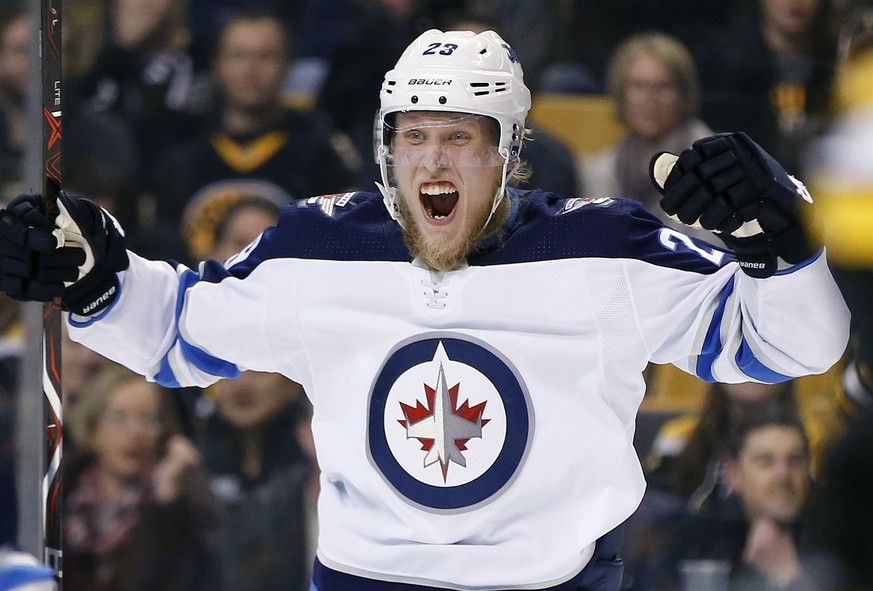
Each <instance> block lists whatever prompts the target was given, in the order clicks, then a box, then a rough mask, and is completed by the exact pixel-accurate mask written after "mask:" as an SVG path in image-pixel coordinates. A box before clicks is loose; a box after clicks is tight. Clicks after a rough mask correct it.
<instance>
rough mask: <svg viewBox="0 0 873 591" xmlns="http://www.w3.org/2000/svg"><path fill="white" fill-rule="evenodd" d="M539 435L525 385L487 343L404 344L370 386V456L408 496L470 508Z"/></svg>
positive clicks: (449, 337) (432, 338)
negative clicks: (534, 424) (534, 432)
mask: <svg viewBox="0 0 873 591" xmlns="http://www.w3.org/2000/svg"><path fill="white" fill-rule="evenodd" d="M532 434H533V418H532V411H531V405H530V399H529V396H528V394H527V388H526V387H525V385H524V382H523V380H522V379H521V377H520V376H519V375H518V372H517V371H516V370H515V369H514V368H513V367H512V365H511V363H509V362H508V361H507V360H506V359H505V358H504V357H503V356H502V355H500V354H499V353H498V352H496V351H494V350H493V349H492V348H491V347H490V346H488V345H487V344H485V343H483V342H481V341H478V340H476V339H473V338H471V337H468V336H466V335H460V334H458V333H427V334H423V335H419V336H418V337H414V338H412V339H408V340H406V341H404V342H403V343H401V344H400V345H398V346H397V347H396V348H395V349H394V350H393V351H392V352H391V353H390V354H389V355H388V357H387V359H386V360H385V362H384V364H383V365H382V368H381V369H380V371H379V373H378V374H377V377H376V380H375V381H374V383H373V388H372V390H371V392H370V401H369V409H368V429H367V439H368V441H367V443H368V453H369V456H370V459H371V462H372V463H373V464H374V465H375V467H376V468H377V469H378V470H379V472H380V473H381V474H382V476H383V477H384V479H385V480H386V481H387V482H388V483H389V484H390V485H391V487H392V488H393V489H394V490H395V491H397V492H398V493H399V494H400V495H401V496H402V497H404V498H405V499H406V500H408V501H410V502H412V503H414V504H416V505H420V506H422V507H424V508H430V509H437V510H463V509H465V508H468V507H472V506H474V505H477V504H479V503H482V502H485V501H487V500H488V499H490V498H491V497H493V496H494V495H496V494H498V493H499V492H501V491H502V490H504V489H505V487H506V486H507V485H508V484H509V483H510V482H511V481H512V479H513V478H514V476H515V475H516V474H517V472H518V470H519V468H520V466H521V465H522V463H523V461H524V458H525V457H526V455H527V450H528V446H529V443H530V440H531V437H532Z"/></svg>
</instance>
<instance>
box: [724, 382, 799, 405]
mask: <svg viewBox="0 0 873 591" xmlns="http://www.w3.org/2000/svg"><path fill="white" fill-rule="evenodd" d="M722 389H723V390H724V391H725V392H727V393H728V395H730V397H731V400H734V401H736V402H740V403H743V402H759V401H762V400H768V399H773V398H776V397H777V396H779V394H780V393H781V392H783V391H784V390H785V385H784V384H760V383H758V382H740V383H738V384H722Z"/></svg>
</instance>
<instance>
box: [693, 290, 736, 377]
mask: <svg viewBox="0 0 873 591" xmlns="http://www.w3.org/2000/svg"><path fill="white" fill-rule="evenodd" d="M733 292H734V278H733V277H731V278H730V280H729V281H728V282H727V284H725V286H724V288H722V290H721V297H720V298H719V300H718V307H717V308H716V309H715V313H713V315H712V321H710V323H709V328H707V329H706V338H705V339H704V340H703V350H702V351H701V352H700V355H699V356H698V357H697V367H696V368H695V373H696V374H697V377H699V378H700V379H702V380H706V381H707V382H714V381H716V380H715V378H714V377H713V375H712V364H713V363H715V358H716V357H718V355H719V353H721V348H722V346H721V338H720V337H719V331H720V329H721V323H722V319H723V318H724V310H725V307H726V306H727V300H728V298H729V297H730V295H731V294H732V293H733Z"/></svg>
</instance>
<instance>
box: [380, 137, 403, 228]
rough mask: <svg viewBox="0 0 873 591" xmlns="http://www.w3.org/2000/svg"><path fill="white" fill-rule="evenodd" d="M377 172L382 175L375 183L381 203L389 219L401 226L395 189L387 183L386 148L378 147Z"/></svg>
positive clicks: (401, 220)
mask: <svg viewBox="0 0 873 591" xmlns="http://www.w3.org/2000/svg"><path fill="white" fill-rule="evenodd" d="M379 172H380V174H381V175H382V182H384V183H385V184H384V185H383V184H382V183H379V182H377V183H376V188H377V189H379V192H380V193H381V194H382V202H383V203H384V204H385V209H387V210H388V215H390V216H391V219H392V220H394V221H395V222H397V223H398V224H400V225H401V227H402V226H403V218H402V216H401V215H400V208H399V207H398V206H397V187H392V186H391V185H390V184H389V183H388V148H387V147H386V146H380V147H379Z"/></svg>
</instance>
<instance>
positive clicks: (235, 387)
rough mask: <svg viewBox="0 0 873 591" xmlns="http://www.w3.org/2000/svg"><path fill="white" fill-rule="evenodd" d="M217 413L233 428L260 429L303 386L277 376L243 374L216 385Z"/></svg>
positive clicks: (251, 372) (256, 373)
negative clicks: (258, 427)
mask: <svg viewBox="0 0 873 591" xmlns="http://www.w3.org/2000/svg"><path fill="white" fill-rule="evenodd" d="M213 387H214V388H215V390H216V394H217V396H216V400H215V404H216V406H217V408H218V412H220V413H221V414H222V416H223V417H224V418H225V419H226V420H227V421H228V422H229V423H231V424H232V425H234V426H235V427H238V428H242V429H246V428H251V427H257V426H258V425H261V424H263V423H264V422H265V421H267V420H269V419H270V418H271V417H273V416H275V414H276V413H278V412H279V411H280V410H282V409H283V408H284V407H285V406H287V405H288V404H289V403H290V402H291V401H292V400H294V398H295V397H297V396H298V395H299V393H300V386H298V385H297V384H295V383H294V382H291V381H289V380H288V379H286V378H284V377H283V376H281V375H279V374H275V373H261V372H254V371H246V372H243V373H242V375H240V376H239V377H238V378H234V379H232V380H221V381H220V382H218V383H217V384H215V386H213Z"/></svg>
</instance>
